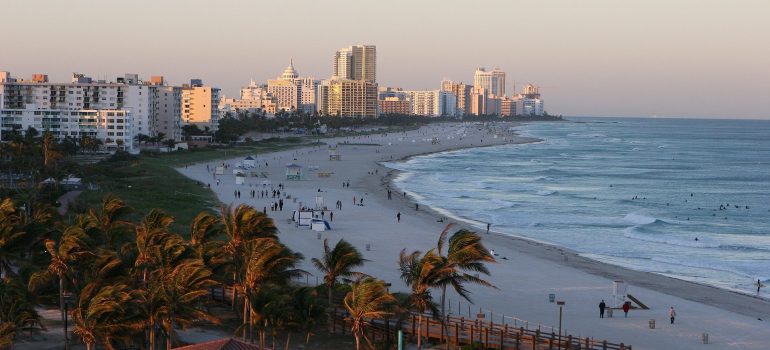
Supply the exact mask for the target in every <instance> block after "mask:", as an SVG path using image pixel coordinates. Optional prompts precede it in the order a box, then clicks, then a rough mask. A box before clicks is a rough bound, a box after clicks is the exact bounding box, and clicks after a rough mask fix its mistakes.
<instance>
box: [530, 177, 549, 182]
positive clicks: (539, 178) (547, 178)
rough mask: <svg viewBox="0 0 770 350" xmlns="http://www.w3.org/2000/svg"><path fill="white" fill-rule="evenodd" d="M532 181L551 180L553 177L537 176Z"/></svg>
mask: <svg viewBox="0 0 770 350" xmlns="http://www.w3.org/2000/svg"><path fill="white" fill-rule="evenodd" d="M532 181H553V178H552V177H550V176H538V177H536V178H534V179H533V180H532Z"/></svg>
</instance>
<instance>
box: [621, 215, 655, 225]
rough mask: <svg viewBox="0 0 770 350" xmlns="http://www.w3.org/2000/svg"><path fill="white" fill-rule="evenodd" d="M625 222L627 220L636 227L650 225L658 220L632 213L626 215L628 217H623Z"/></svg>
mask: <svg viewBox="0 0 770 350" xmlns="http://www.w3.org/2000/svg"><path fill="white" fill-rule="evenodd" d="M623 220H626V221H628V222H630V223H632V224H634V225H649V224H652V223H654V222H655V221H657V220H658V219H656V218H654V217H651V216H646V215H642V214H636V213H631V214H626V216H624V217H623Z"/></svg>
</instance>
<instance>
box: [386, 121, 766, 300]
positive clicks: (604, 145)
mask: <svg viewBox="0 0 770 350" xmlns="http://www.w3.org/2000/svg"><path fill="white" fill-rule="evenodd" d="M518 132H519V134H520V135H525V136H532V137H537V138H540V139H542V140H543V141H542V142H537V143H530V144H521V145H503V146H495V147H487V148H475V149H465V150H459V151H450V152H443V153H437V154H431V155H425V156H418V157H414V158H411V159H409V160H408V161H405V162H400V163H396V162H393V163H389V164H386V165H388V166H390V167H392V168H395V169H398V170H401V171H402V173H401V175H400V176H399V177H398V178H397V179H396V180H395V184H396V186H398V187H399V188H400V189H402V190H404V191H407V192H410V193H412V194H413V195H414V197H415V198H416V199H417V200H418V201H419V202H421V203H423V204H425V205H430V206H431V207H434V208H436V209H437V210H439V211H442V212H444V213H445V214H446V215H448V216H453V217H455V218H456V219H462V220H466V221H468V222H470V223H471V224H473V225H475V226H476V227H478V229H479V230H481V231H483V230H485V228H486V224H487V223H490V224H491V225H492V230H494V231H497V232H500V233H502V234H508V235H516V236H522V237H527V238H530V239H534V240H538V241H542V242H546V243H550V244H555V245H558V246H563V247H567V248H569V249H572V250H575V251H577V252H578V253H580V254H581V255H583V256H586V257H589V258H592V259H596V260H599V261H603V262H607V263H611V264H616V265H620V266H624V267H628V268H631V269H636V270H642V271H648V272H653V273H658V274H662V275H667V276H671V277H675V278H680V279H685V280H689V281H695V282H699V283H705V284H710V285H713V286H717V287H721V288H726V289H731V290H738V291H742V292H746V293H752V294H753V293H756V281H757V279H760V280H762V281H767V280H768V278H770V121H750V120H692V119H690V120H684V119H653V118H645V119H641V118H640V119H626V118H613V119H609V118H571V121H570V122H538V123H532V124H528V125H524V126H522V127H519V128H518ZM768 289H770V288H768ZM762 295H763V296H768V295H770V293H766V292H765V291H763V292H762Z"/></svg>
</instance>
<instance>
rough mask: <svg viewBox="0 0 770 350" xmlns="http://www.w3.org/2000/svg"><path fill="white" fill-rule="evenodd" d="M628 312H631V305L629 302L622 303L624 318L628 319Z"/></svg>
mask: <svg viewBox="0 0 770 350" xmlns="http://www.w3.org/2000/svg"><path fill="white" fill-rule="evenodd" d="M628 310H631V303H629V302H625V303H623V312H624V313H625V317H626V318H628Z"/></svg>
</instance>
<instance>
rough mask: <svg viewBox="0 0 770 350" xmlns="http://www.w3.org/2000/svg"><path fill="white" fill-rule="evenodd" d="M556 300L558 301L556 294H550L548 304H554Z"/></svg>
mask: <svg viewBox="0 0 770 350" xmlns="http://www.w3.org/2000/svg"><path fill="white" fill-rule="evenodd" d="M555 300H556V294H553V293H551V294H548V302H549V303H552V302H554V301H555Z"/></svg>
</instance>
